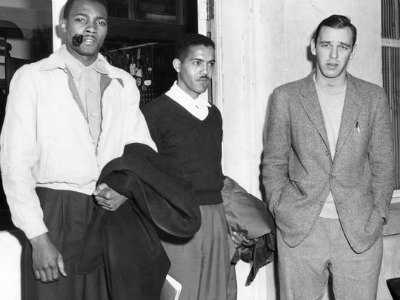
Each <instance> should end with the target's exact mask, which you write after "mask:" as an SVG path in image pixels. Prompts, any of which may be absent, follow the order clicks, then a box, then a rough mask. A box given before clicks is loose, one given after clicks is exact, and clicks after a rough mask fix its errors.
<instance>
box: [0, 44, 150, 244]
mask: <svg viewBox="0 0 400 300" xmlns="http://www.w3.org/2000/svg"><path fill="white" fill-rule="evenodd" d="M99 59H101V60H104V62H105V66H106V69H107V70H108V71H109V75H102V79H101V90H102V100H101V105H102V124H101V135H100V138H99V142H98V147H97V149H96V148H95V146H94V144H93V142H92V137H91V135H90V132H89V126H88V124H87V122H86V120H85V118H84V116H83V114H82V113H81V111H80V110H79V107H78V105H77V103H76V101H75V99H74V97H73V94H72V92H71V90H70V87H69V83H68V74H67V72H66V71H65V63H64V62H63V59H62V56H61V53H60V51H58V52H55V53H54V54H52V55H51V56H50V57H48V58H46V59H43V60H41V61H39V62H36V63H33V64H29V65H25V66H23V67H21V68H20V69H19V70H18V71H17V72H16V73H15V75H14V77H13V79H12V81H11V86H10V94H9V96H8V100H7V101H8V103H7V108H6V117H5V121H4V126H3V129H2V133H1V172H2V178H3V185H4V191H5V193H6V196H7V201H8V204H9V207H10V210H11V214H12V219H13V222H14V224H15V225H16V226H17V227H19V228H21V229H22V230H23V231H24V232H25V234H26V235H27V237H28V238H32V237H35V236H37V235H40V234H42V233H44V232H46V231H47V229H46V227H45V225H44V223H43V213H42V209H41V207H40V203H39V199H38V197H37V195H36V192H35V187H37V186H42V187H48V188H52V189H59V190H72V191H77V192H81V193H84V194H88V195H90V194H92V193H93V191H94V189H95V185H96V181H97V179H98V176H99V174H100V171H101V169H102V168H103V166H104V165H105V164H106V163H107V162H109V161H110V160H112V159H114V158H116V157H119V156H121V155H122V153H123V149H124V146H125V144H129V143H134V142H138V143H144V144H148V145H150V146H151V147H153V148H156V147H155V145H154V143H153V141H152V139H151V137H150V134H149V131H148V128H147V125H146V122H145V120H144V117H143V115H142V113H141V112H140V110H139V92H138V90H137V87H136V84H135V81H134V79H133V78H132V76H131V75H129V74H128V73H127V72H125V71H123V70H121V69H118V68H115V67H113V66H111V65H109V64H108V63H107V62H106V60H105V59H104V57H102V56H100V58H99Z"/></svg>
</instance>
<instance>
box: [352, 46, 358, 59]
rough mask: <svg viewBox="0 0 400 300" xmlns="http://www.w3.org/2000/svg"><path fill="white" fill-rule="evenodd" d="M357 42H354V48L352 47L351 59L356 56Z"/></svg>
mask: <svg viewBox="0 0 400 300" xmlns="http://www.w3.org/2000/svg"><path fill="white" fill-rule="evenodd" d="M356 49H357V44H354V46H353V49H351V54H350V59H352V58H353V57H354V53H355V52H356Z"/></svg>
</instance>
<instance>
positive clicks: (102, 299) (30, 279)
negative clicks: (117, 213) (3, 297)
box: [22, 188, 109, 300]
mask: <svg viewBox="0 0 400 300" xmlns="http://www.w3.org/2000/svg"><path fill="white" fill-rule="evenodd" d="M36 192H37V194H38V196H39V199H40V204H41V207H42V209H43V214H44V216H43V218H44V222H45V224H46V226H47V228H48V230H49V232H48V235H49V238H50V240H51V241H52V242H53V244H54V245H55V247H56V248H57V249H58V251H60V253H61V255H62V256H63V258H64V264H65V269H66V273H67V276H66V277H62V276H61V279H60V280H59V281H57V282H51V283H42V282H40V281H38V280H36V279H35V277H34V274H33V270H32V247H31V245H30V243H29V241H28V240H27V239H26V240H25V243H23V246H22V300H53V299H54V300H108V299H109V297H108V293H107V287H106V280H105V274H104V269H100V270H98V271H97V272H96V273H93V274H90V275H80V274H77V273H76V272H75V269H76V263H77V259H78V257H79V252H80V248H81V246H82V243H83V239H84V236H85V232H86V228H87V225H88V224H89V221H90V218H91V216H92V213H93V208H94V206H95V204H94V202H93V199H92V197H91V196H88V195H85V194H81V193H77V192H72V191H64V190H52V189H48V188H37V189H36Z"/></svg>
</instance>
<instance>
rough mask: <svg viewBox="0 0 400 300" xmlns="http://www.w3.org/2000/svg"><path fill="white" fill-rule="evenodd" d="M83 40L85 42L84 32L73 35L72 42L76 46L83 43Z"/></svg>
mask: <svg viewBox="0 0 400 300" xmlns="http://www.w3.org/2000/svg"><path fill="white" fill-rule="evenodd" d="M82 42H83V35H82V34H75V35H74V36H73V37H72V44H73V45H74V46H75V47H79V46H80V45H81V44H82Z"/></svg>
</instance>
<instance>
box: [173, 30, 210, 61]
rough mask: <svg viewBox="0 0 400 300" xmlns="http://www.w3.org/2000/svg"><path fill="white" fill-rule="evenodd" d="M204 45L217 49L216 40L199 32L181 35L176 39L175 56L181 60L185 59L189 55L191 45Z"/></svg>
mask: <svg viewBox="0 0 400 300" xmlns="http://www.w3.org/2000/svg"><path fill="white" fill-rule="evenodd" d="M198 45H202V46H205V47H212V48H213V49H214V50H215V44H214V42H213V41H212V40H211V39H210V38H209V37H206V36H204V35H202V34H198V33H187V34H184V35H182V36H180V37H179V38H178V39H177V40H176V41H175V56H174V58H178V59H179V60H180V61H184V60H185V58H186V57H187V55H188V50H189V48H190V47H191V46H198Z"/></svg>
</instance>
